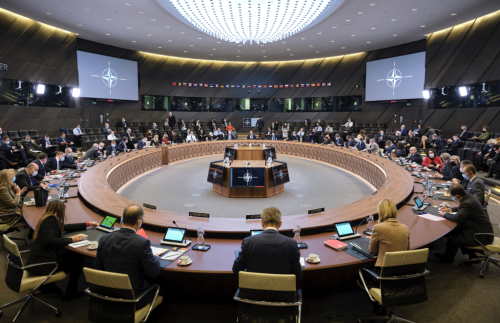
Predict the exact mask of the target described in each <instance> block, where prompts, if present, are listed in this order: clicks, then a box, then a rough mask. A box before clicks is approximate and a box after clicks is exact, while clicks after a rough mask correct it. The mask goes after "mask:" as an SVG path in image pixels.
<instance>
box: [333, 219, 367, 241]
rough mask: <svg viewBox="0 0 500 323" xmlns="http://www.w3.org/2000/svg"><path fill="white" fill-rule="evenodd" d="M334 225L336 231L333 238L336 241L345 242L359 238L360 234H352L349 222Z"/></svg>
mask: <svg viewBox="0 0 500 323" xmlns="http://www.w3.org/2000/svg"><path fill="white" fill-rule="evenodd" d="M334 225H335V228H336V230H337V235H336V236H335V235H334V236H333V237H334V238H336V239H337V240H347V239H352V238H357V237H361V234H359V233H354V230H353V229H352V226H351V223H350V222H349V221H347V222H339V223H335V224H334Z"/></svg>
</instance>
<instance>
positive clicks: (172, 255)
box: [161, 250, 186, 261]
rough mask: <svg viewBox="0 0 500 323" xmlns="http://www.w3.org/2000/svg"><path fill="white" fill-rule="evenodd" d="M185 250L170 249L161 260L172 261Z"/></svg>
mask: <svg viewBox="0 0 500 323" xmlns="http://www.w3.org/2000/svg"><path fill="white" fill-rule="evenodd" d="M185 252H186V251H183V250H180V251H170V252H168V253H167V254H165V255H164V256H163V257H161V259H163V260H169V261H174V260H175V259H177V258H179V257H180V256H181V255H182V254H183V253H185Z"/></svg>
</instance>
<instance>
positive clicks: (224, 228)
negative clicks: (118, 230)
mask: <svg viewBox="0 0 500 323" xmlns="http://www.w3.org/2000/svg"><path fill="white" fill-rule="evenodd" d="M250 142H251V143H256V142H257V143H261V144H262V143H266V141H255V140H254V141H249V140H238V141H212V142H203V143H191V144H181V145H174V146H162V147H159V148H156V149H155V148H148V149H143V150H141V151H136V152H130V153H126V154H121V155H118V156H116V157H114V158H110V159H107V160H105V161H103V162H101V163H98V164H97V165H95V166H93V167H91V168H89V169H87V170H86V171H85V172H83V173H81V175H80V177H79V178H76V179H73V180H70V181H68V183H70V185H76V186H75V187H70V189H69V190H68V194H69V196H70V197H75V198H69V199H68V201H67V203H66V206H67V210H66V216H67V221H68V223H79V222H87V221H94V222H99V223H100V222H101V221H102V218H103V216H104V215H107V214H110V215H114V216H117V217H120V216H121V214H122V212H123V209H124V207H125V206H127V205H130V204H137V203H135V202H133V201H131V200H128V199H126V198H124V197H122V196H120V195H119V194H117V193H116V191H117V190H118V189H119V188H120V187H121V186H123V185H124V184H125V183H127V182H128V181H130V180H132V179H134V178H136V177H138V176H141V175H143V174H145V173H148V172H150V171H153V170H155V169H158V168H160V167H162V166H163V165H172V164H176V163H180V162H183V161H186V160H191V159H196V158H203V157H207V156H211V155H223V154H224V150H225V147H227V146H232V145H234V144H235V143H238V144H239V145H241V144H248V143H250ZM273 147H275V148H276V153H277V155H278V160H279V156H280V155H287V156H290V157H297V158H304V159H307V160H310V161H312V162H320V163H323V164H326V165H329V166H331V167H337V168H340V169H342V170H344V171H347V172H350V173H352V174H354V175H356V176H358V177H360V178H362V179H364V180H365V181H366V182H367V183H368V184H369V185H371V186H372V187H373V188H374V189H375V190H376V191H375V192H374V193H373V194H371V195H370V196H367V197H365V198H363V199H361V200H359V201H357V202H354V203H351V204H348V205H344V206H341V207H337V208H334V209H329V210H325V212H322V213H318V214H313V215H308V214H307V213H301V214H293V215H288V214H283V225H282V227H281V229H280V231H281V232H283V233H284V234H286V235H289V236H291V232H292V230H293V228H294V227H295V226H296V225H300V226H301V228H302V236H301V241H303V242H305V243H306V244H307V245H308V248H307V249H300V254H301V257H304V258H305V257H307V256H308V254H309V253H316V254H318V255H319V257H320V259H321V262H320V263H319V264H309V263H306V265H305V268H303V270H304V277H303V279H302V281H301V282H300V283H299V287H301V288H302V289H303V291H304V292H307V291H311V292H315V291H321V290H331V289H332V288H334V287H335V286H337V285H339V284H340V283H342V282H345V281H347V280H352V279H355V278H356V277H358V269H359V268H363V267H372V266H373V265H374V260H372V259H370V260H365V261H361V260H359V259H357V258H355V257H353V256H351V255H349V254H347V253H345V252H341V251H335V250H333V249H331V248H329V247H326V246H325V245H324V241H327V240H331V239H332V234H333V233H332V232H330V231H331V228H332V224H333V223H337V222H343V221H351V222H354V223H357V222H360V220H362V219H364V218H366V216H367V215H370V214H374V215H376V214H377V205H378V203H379V201H381V200H383V199H391V200H393V201H394V202H395V203H396V205H397V206H398V221H399V222H401V223H404V224H406V225H407V226H408V227H409V229H410V247H411V248H412V249H416V248H419V247H422V246H425V245H427V244H429V243H431V242H432V241H434V240H436V239H439V238H440V237H442V236H443V235H445V234H446V233H448V232H449V231H451V230H452V229H453V228H454V227H455V226H456V223H454V222H451V221H448V220H445V221H438V222H435V221H431V220H428V219H424V218H422V217H419V216H417V215H415V214H414V213H413V210H412V206H411V205H409V204H408V202H409V201H410V200H411V198H413V197H414V196H420V198H421V199H422V191H423V186H422V185H421V184H420V183H419V182H420V181H421V180H420V179H418V178H416V177H413V178H412V176H411V175H410V172H408V171H407V170H406V168H405V167H402V166H399V165H397V164H396V163H394V162H391V161H389V160H387V159H385V158H382V157H378V156H376V155H370V154H367V153H365V152H359V151H356V150H351V149H348V148H344V149H341V148H339V147H330V146H322V145H314V144H308V143H294V142H286V141H273ZM219 158H220V157H219ZM166 185H168V184H166ZM321 185H324V186H325V187H328V185H342V184H341V183H321ZM32 194H33V193H32V192H30V193H29V194H28V196H30V195H32ZM173 198H175V197H173ZM230 201H231V200H228V202H230ZM439 203H440V202H438V201H437V200H436V202H434V204H439ZM449 203H450V204H451V205H452V206H454V205H456V203H455V202H449ZM318 207H321V206H318ZM45 209H46V207H45V206H44V207H26V206H25V207H24V208H23V214H24V217H25V219H26V222H27V223H28V224H29V225H30V226H31V227H32V228H35V227H36V224H37V223H38V220H39V219H40V217H41V216H42V215H43V213H44V211H45ZM144 211H145V214H144V225H143V228H144V229H145V230H146V233H147V235H148V238H149V239H150V240H151V242H152V243H154V244H158V243H160V241H161V240H162V238H163V235H164V232H165V229H166V227H168V226H173V224H172V221H176V223H177V224H178V225H179V226H180V227H183V228H187V229H188V231H190V235H191V237H195V236H196V229H197V228H198V227H199V226H202V227H203V228H204V229H205V233H206V235H205V237H206V239H205V243H206V244H209V245H211V249H210V250H208V251H206V252H203V251H194V250H191V249H190V250H189V251H188V252H187V254H186V255H188V256H189V257H191V258H192V259H193V263H192V264H191V265H190V266H185V267H184V266H183V267H181V266H178V265H176V264H175V263H172V264H170V265H169V266H167V267H165V268H163V269H162V275H163V276H165V277H166V279H167V281H168V282H169V287H172V288H173V290H176V291H178V292H179V293H180V294H184V295H190V296H204V297H207V296H208V297H218V296H220V297H231V296H232V295H234V292H235V291H236V289H237V285H238V282H237V280H238V279H237V275H235V274H233V272H232V265H233V262H234V259H235V255H234V251H235V250H239V249H240V248H241V240H242V239H243V238H244V237H245V236H248V235H249V231H250V230H252V229H259V228H260V222H259V221H258V220H257V221H256V220H248V221H247V220H246V219H235V218H209V219H203V218H196V217H189V216H188V215H187V214H180V213H176V212H170V211H168V210H156V211H153V210H150V209H145V210H144ZM115 226H117V227H118V226H119V225H115ZM365 228H366V225H361V226H360V227H359V232H362V231H363V230H365ZM363 236H365V235H363ZM190 247H191V246H190ZM71 250H72V251H75V252H79V253H82V254H84V255H86V256H90V257H95V254H96V251H90V250H87V248H86V247H80V248H78V249H71Z"/></svg>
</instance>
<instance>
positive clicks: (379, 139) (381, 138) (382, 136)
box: [374, 131, 387, 147]
mask: <svg viewBox="0 0 500 323" xmlns="http://www.w3.org/2000/svg"><path fill="white" fill-rule="evenodd" d="M374 138H375V141H376V142H377V144H378V145H379V147H385V141H386V140H387V136H386V135H385V134H384V132H383V131H380V134H378V135H376V136H375V137H374Z"/></svg>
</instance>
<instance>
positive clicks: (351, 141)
mask: <svg viewBox="0 0 500 323" xmlns="http://www.w3.org/2000/svg"><path fill="white" fill-rule="evenodd" d="M347 147H356V140H354V139H351V140H349V142H348V143H347Z"/></svg>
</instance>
